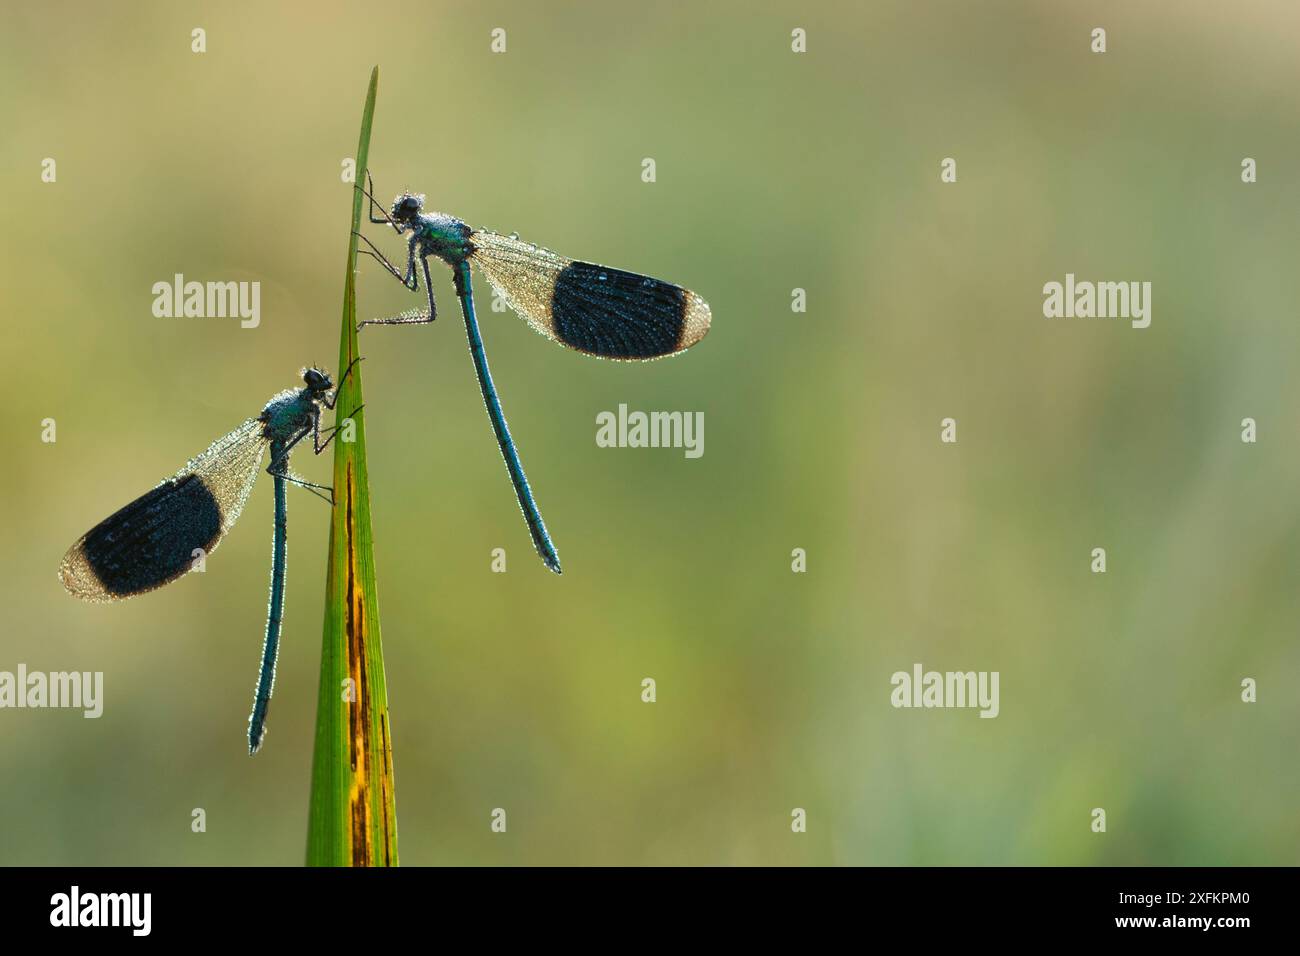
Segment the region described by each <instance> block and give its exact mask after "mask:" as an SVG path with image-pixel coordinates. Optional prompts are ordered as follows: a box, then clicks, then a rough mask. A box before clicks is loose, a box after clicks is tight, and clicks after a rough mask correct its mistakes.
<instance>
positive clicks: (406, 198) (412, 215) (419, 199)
mask: <svg viewBox="0 0 1300 956" xmlns="http://www.w3.org/2000/svg"><path fill="white" fill-rule="evenodd" d="M423 208H424V195H423V194H420V195H416V194H415V193H402V194H401V195H400V196H398V197H397V198H396V199H395V200H393V208H392V211H391V212H390V213H389V216H390V217H391V218H392V220H393V222H395V223H397V224H398V225H400V226H410V225H413V224H414V223H415V220H416V217H417V216H419V215H420V210H421V209H423Z"/></svg>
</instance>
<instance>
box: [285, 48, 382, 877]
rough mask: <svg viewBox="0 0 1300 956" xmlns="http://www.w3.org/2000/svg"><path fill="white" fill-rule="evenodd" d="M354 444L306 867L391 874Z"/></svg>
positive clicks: (339, 465)
mask: <svg viewBox="0 0 1300 956" xmlns="http://www.w3.org/2000/svg"><path fill="white" fill-rule="evenodd" d="M378 87H379V67H375V68H374V70H373V71H372V72H371V74H370V90H369V92H368V93H367V94H366V106H365V110H364V111H363V112H362V114H361V139H360V141H359V142H358V143H357V165H356V170H357V179H358V181H362V177H363V176H364V175H365V170H366V164H367V162H368V161H369V156H368V154H369V152H370V127H371V122H372V120H373V118H374V111H375V92H376V91H377V89H378ZM362 205H363V197H362V195H361V190H359V189H354V190H353V191H352V232H353V235H352V236H351V237H350V241H349V242H348V267H347V273H346V275H345V277H344V285H343V331H342V335H341V338H340V341H339V364H338V367H337V370H336V371H335V375H336V376H341V375H342V374H343V372H344V370H345V369H346V368H347V367H348V364H349V363H350V362H351V361H352V359H353V358H354V357H355V356H356V355H357V295H356V284H355V282H356V266H357V237H356V235H355V233H356V231H357V230H358V229H360V228H361V209H362ZM363 364H364V363H362V364H359V365H357V366H356V367H354V368H353V369H352V373H351V374H350V375H348V376H347V378H346V380H344V381H343V383H342V384H341V385H340V386H339V394H338V404H337V405H336V406H335V413H336V415H337V416H339V417H338V421H340V422H341V421H342V420H343V417H344V416H346V415H348V414H349V413H350V412H351V411H352V410H353V409H356V408H359V407H360V406H361V403H362V397H361V379H362V367H363ZM355 422H356V432H355V440H353V441H351V442H347V441H343V440H342V439H340V440H338V441H335V442H334V502H335V504H334V509H333V512H332V519H333V520H332V523H331V525H330V544H329V561H328V569H327V571H326V577H325V629H324V637H323V643H322V647H321V663H320V698H319V701H318V703H317V705H316V749H315V753H314V755H313V758H312V768H311V807H310V812H309V818H308V829H307V864H308V865H309V866H396V865H397V813H396V808H395V799H394V792H393V743H392V736H391V735H390V734H389V727H388V691H387V688H386V685H385V682H384V655H383V647H382V644H381V641H380V633H379V597H378V593H377V591H376V588H375V559H374V550H373V548H374V539H373V536H372V533H371V527H370V483H369V479H368V476H367V473H366V424H365V412H364V411H363V412H361V413H360V414H359V415H358V416H357V417H356V419H355Z"/></svg>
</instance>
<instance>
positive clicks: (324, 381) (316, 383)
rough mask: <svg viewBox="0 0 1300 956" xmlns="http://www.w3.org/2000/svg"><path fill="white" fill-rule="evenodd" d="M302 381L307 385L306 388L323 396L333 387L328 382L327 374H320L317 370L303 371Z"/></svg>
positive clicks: (332, 384) (331, 383)
mask: <svg viewBox="0 0 1300 956" xmlns="http://www.w3.org/2000/svg"><path fill="white" fill-rule="evenodd" d="M302 380H303V381H304V382H306V383H307V388H308V389H310V390H311V391H312V392H313V393H315V394H320V395H323V394H324V393H326V392H328V391H329V390H330V389H331V388H333V387H334V383H333V382H331V381H330V377H329V373H328V372H322V371H321V370H320V369H318V368H308V369H303V373H302Z"/></svg>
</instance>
